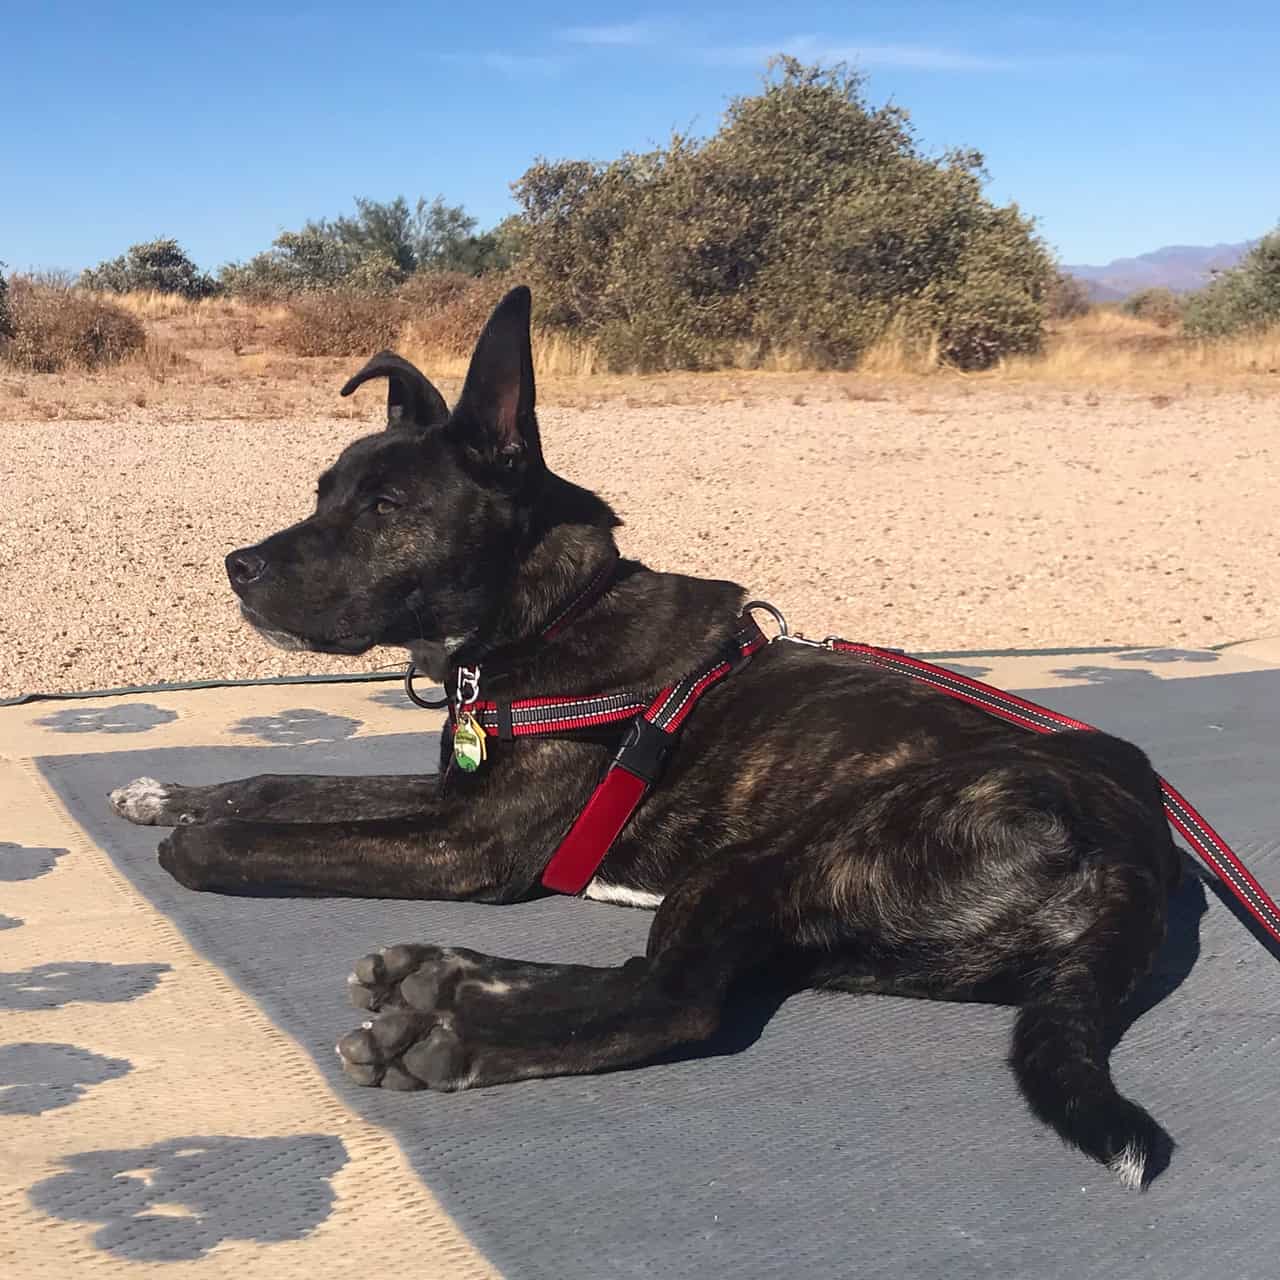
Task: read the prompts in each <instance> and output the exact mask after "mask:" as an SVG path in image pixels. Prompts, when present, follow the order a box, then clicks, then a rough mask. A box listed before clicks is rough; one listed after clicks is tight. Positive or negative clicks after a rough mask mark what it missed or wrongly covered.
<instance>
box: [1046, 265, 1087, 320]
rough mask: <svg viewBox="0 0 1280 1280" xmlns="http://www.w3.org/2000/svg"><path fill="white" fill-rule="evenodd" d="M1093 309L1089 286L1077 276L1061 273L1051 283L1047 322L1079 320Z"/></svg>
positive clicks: (1048, 294) (1048, 293) (1047, 294)
mask: <svg viewBox="0 0 1280 1280" xmlns="http://www.w3.org/2000/svg"><path fill="white" fill-rule="evenodd" d="M1092 309H1093V301H1092V299H1091V298H1090V297H1089V286H1088V285H1087V284H1086V283H1085V282H1084V281H1083V280H1081V279H1080V278H1079V277H1077V276H1069V275H1067V273H1066V272H1065V271H1059V272H1057V273H1056V274H1055V276H1054V278H1053V279H1052V280H1050V281H1049V288H1048V292H1047V293H1046V294H1045V300H1044V311H1045V319H1047V320H1079V319H1080V318H1081V317H1082V316H1087V315H1088V314H1089V312H1090V311H1091V310H1092Z"/></svg>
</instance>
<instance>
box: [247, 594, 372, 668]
mask: <svg viewBox="0 0 1280 1280" xmlns="http://www.w3.org/2000/svg"><path fill="white" fill-rule="evenodd" d="M240 616H241V617H242V618H243V619H244V620H245V621H246V622H247V623H248V624H249V625H250V626H251V627H252V628H253V629H254V630H255V631H256V632H257V633H258V634H259V635H260V636H261V637H262V638H263V639H264V640H265V641H266V642H267V643H268V644H270V645H274V646H275V647H276V648H277V649H285V650H288V651H289V652H292V653H299V652H308V653H339V654H345V655H348V656H350V655H353V654H358V653H364V652H366V651H367V650H368V649H370V648H372V647H373V646H372V645H371V644H369V643H366V642H364V641H359V640H311V639H309V638H308V637H306V636H301V635H298V634H297V633H296V632H293V631H285V630H283V629H282V628H280V627H278V626H276V625H275V624H274V623H272V622H268V621H267V619H266V618H264V617H263V616H262V615H261V614H260V613H255V612H254V610H252V609H251V608H250V607H249V606H248V605H247V604H245V602H244V601H243V600H241V601H240Z"/></svg>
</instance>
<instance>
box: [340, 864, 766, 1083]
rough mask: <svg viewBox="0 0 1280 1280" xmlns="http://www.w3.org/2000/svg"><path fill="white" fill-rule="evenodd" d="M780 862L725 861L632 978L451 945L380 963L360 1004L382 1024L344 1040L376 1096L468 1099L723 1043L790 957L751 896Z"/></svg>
mask: <svg viewBox="0 0 1280 1280" xmlns="http://www.w3.org/2000/svg"><path fill="white" fill-rule="evenodd" d="M767 856H768V855H760V854H756V855H747V854H745V853H741V852H739V853H738V854H737V856H736V857H724V858H720V857H718V858H717V861H716V864H715V867H714V868H705V869H704V868H699V869H697V870H695V871H694V872H692V873H691V875H690V876H689V877H688V878H687V879H686V880H684V881H682V882H680V883H679V884H678V885H677V886H676V887H675V888H674V889H673V890H672V891H671V892H670V893H668V895H667V897H666V899H665V900H664V902H663V904H662V906H661V907H659V909H658V912H657V914H656V916H655V917H654V924H653V929H652V931H651V933H650V937H649V944H648V948H647V951H646V954H645V955H644V956H638V957H635V958H634V959H631V960H629V961H627V963H626V964H624V965H622V966H620V967H618V968H590V967H587V966H584V965H548V964H524V963H521V962H519V961H514V960H501V959H496V958H494V957H490V956H482V955H478V954H476V953H474V952H462V951H452V950H446V949H443V948H439V947H426V946H397V947H390V948H387V949H386V950H385V951H383V952H381V953H379V954H377V955H373V956H366V957H365V958H364V959H363V960H362V961H360V962H359V964H358V965H357V967H356V972H355V973H354V974H353V975H352V977H351V979H350V988H351V994H352V998H353V1001H354V1002H355V1003H356V1004H357V1005H358V1006H360V1007H362V1008H365V1009H369V1010H372V1011H374V1012H375V1014H376V1016H375V1017H373V1018H372V1019H370V1021H368V1022H366V1023H365V1024H364V1025H363V1026H362V1027H360V1028H359V1029H358V1030H356V1031H353V1032H351V1033H350V1034H349V1035H346V1036H344V1037H343V1038H342V1040H340V1041H339V1042H338V1053H339V1055H340V1057H341V1058H342V1064H343V1068H344V1070H345V1071H346V1072H347V1074H348V1075H349V1076H350V1077H351V1078H352V1079H353V1080H355V1081H357V1082H358V1083H360V1084H365V1085H381V1086H383V1087H386V1088H395V1089H439V1090H446V1091H448V1090H456V1089H467V1088H476V1087H482V1086H485V1085H494V1084H503V1083H506V1082H508V1081H512V1080H522V1079H528V1078H530V1077H535V1076H556V1075H575V1074H583V1073H586V1072H594V1071H607V1070H611V1069H614V1068H618V1067H625V1066H633V1065H636V1064H639V1063H642V1062H646V1061H650V1060H652V1059H654V1058H656V1057H658V1056H659V1055H663V1054H666V1053H668V1052H670V1051H672V1050H677V1049H680V1048H681V1047H682V1046H688V1045H694V1044H698V1043H701V1042H703V1041H706V1040H707V1039H709V1038H710V1037H711V1036H712V1035H713V1034H714V1033H715V1032H716V1030H717V1029H718V1028H719V1026H720V1024H721V1020H722V1014H723V1011H724V1008H725V1004H726V1001H727V998H728V996H729V992H730V988H731V986H732V985H733V984H734V983H735V982H736V981H737V980H738V979H739V978H741V977H744V976H746V975H748V974H751V973H753V972H755V971H758V970H759V969H760V968H762V967H765V966H769V965H770V963H771V961H774V960H776V959H777V958H778V956H779V954H780V953H781V952H784V951H786V950H787V939H786V938H785V936H784V935H783V933H782V932H781V929H780V926H779V925H778V923H777V920H776V915H775V913H774V912H773V911H772V910H771V904H770V903H769V902H768V901H762V900H761V899H760V898H759V897H757V898H756V900H755V901H754V902H753V901H752V900H751V895H750V893H749V892H748V891H747V890H746V889H745V887H744V884H745V881H747V880H749V879H750V874H751V867H749V866H746V865H744V864H745V863H755V864H757V866H758V864H759V863H760V862H763V861H765V860H766V858H767Z"/></svg>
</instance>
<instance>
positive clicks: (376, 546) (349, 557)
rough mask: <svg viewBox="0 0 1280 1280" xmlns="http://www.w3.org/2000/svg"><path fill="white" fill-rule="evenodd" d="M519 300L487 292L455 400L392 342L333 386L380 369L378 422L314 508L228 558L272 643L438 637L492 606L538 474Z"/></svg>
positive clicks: (532, 505) (441, 642)
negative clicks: (486, 310)
mask: <svg viewBox="0 0 1280 1280" xmlns="http://www.w3.org/2000/svg"><path fill="white" fill-rule="evenodd" d="M529 302H530V299H529V291H528V289H526V288H518V289H513V290H512V291H511V292H510V293H509V294H507V296H506V297H505V298H503V300H502V301H501V302H500V303H499V304H498V306H497V308H496V310H495V311H494V313H493V315H492V316H491V317H490V319H489V322H488V324H487V325H486V326H485V329H484V332H483V333H482V334H481V336H480V340H479V342H478V343H477V344H476V349H475V354H474V355H473V356H472V359H471V366H470V369H469V371H468V373H467V378H466V382H465V384H464V386H463V389H462V394H461V396H460V397H459V399H458V403H457V404H456V405H455V406H454V408H453V410H452V412H450V411H449V409H448V406H447V405H446V404H445V401H444V397H443V396H441V394H440V392H439V391H437V390H436V388H435V387H433V386H432V385H431V383H430V382H429V381H428V380H427V379H426V378H425V377H424V376H423V375H422V374H421V373H420V372H419V371H418V370H417V369H416V368H414V366H413V365H411V364H410V363H409V362H408V361H406V360H402V359H401V358H400V357H399V356H397V355H394V354H393V353H391V352H389V351H384V352H382V353H381V354H380V355H376V356H374V357H373V359H372V360H370V361H369V363H368V364H366V365H365V367H364V368H363V369H361V370H360V372H359V373H357V374H356V375H355V376H354V377H353V378H352V379H351V380H350V381H349V382H348V383H347V384H346V386H344V387H343V388H342V394H343V395H350V394H351V393H352V392H353V391H354V390H355V389H356V388H357V387H359V386H360V385H361V384H362V383H364V382H367V381H369V380H370V379H371V378H386V379H387V383H388V392H387V429H386V430H385V431H383V432H381V433H379V434H377V435H373V436H366V437H365V438H363V439H361V440H357V441H356V442H355V443H354V444H352V445H350V446H349V447H348V448H347V449H346V450H344V452H343V453H342V455H341V457H339V458H338V460H337V462H335V463H334V464H333V466H331V467H330V468H329V469H328V470H327V471H325V472H324V473H323V475H321V477H320V482H319V485H318V487H317V490H316V509H315V512H314V514H313V515H311V516H309V517H308V518H307V519H305V520H303V521H302V522H301V523H300V524H295V525H293V526H291V527H290V528H288V529H284V530H282V531H281V532H279V533H275V534H272V535H271V536H270V537H269V538H266V539H264V540H263V541H262V542H259V543H257V544H255V545H254V546H250V547H242V548H240V549H239V550H237V551H233V552H232V553H231V554H230V555H229V556H227V559H226V565H227V575H228V577H229V578H230V579H231V585H232V587H233V588H234V589H235V592H236V594H237V595H238V596H239V597H240V607H241V611H242V613H243V614H244V616H245V618H246V619H248V621H249V622H251V623H252V624H253V625H254V626H255V627H256V628H257V629H258V630H259V631H260V632H261V633H262V634H263V635H264V636H265V637H266V638H267V639H268V640H271V641H272V642H273V643H275V644H279V645H283V646H284V647H287V648H296V649H312V650H316V651H319V652H322V653H345V654H355V653H363V652H364V651H365V650H367V649H369V648H371V647H372V646H374V645H377V644H393V645H405V646H409V647H413V646H414V645H416V644H421V645H423V646H425V647H428V648H430V647H436V648H445V649H448V648H453V647H455V646H456V645H457V644H458V643H460V642H461V641H463V640H465V639H466V638H468V637H471V636H474V635H476V634H477V633H479V632H480V631H482V630H483V628H484V627H485V626H486V624H487V623H488V622H489V621H490V620H491V619H492V618H493V617H494V615H495V612H496V611H497V610H498V609H499V608H500V606H501V603H502V601H503V600H504V598H505V597H506V596H507V595H509V593H510V588H511V582H512V577H513V575H514V573H515V571H516V566H517V564H518V559H519V555H520V552H521V548H522V546H524V545H526V544H527V543H528V540H529V538H530V536H531V525H532V524H533V523H534V521H535V516H534V512H535V510H536V509H537V505H538V496H539V493H540V491H541V489H542V488H543V487H544V485H545V484H546V482H547V475H548V473H547V471H546V467H545V464H544V463H543V459H542V448H541V444H540V441H539V437H538V424H537V419H536V417H535V415H534V383H533V358H532V353H531V350H530V342H529Z"/></svg>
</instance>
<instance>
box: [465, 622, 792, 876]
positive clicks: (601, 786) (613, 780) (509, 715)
mask: <svg viewBox="0 0 1280 1280" xmlns="http://www.w3.org/2000/svg"><path fill="white" fill-rule="evenodd" d="M766 644H768V639H767V638H766V636H765V634H764V632H763V631H761V630H760V628H759V627H758V626H757V625H756V623H755V622H754V620H753V619H752V618H751V617H750V616H749V615H746V614H744V615H743V617H742V618H741V619H740V620H739V626H738V630H737V631H736V632H735V633H734V635H733V637H732V639H731V640H730V641H729V643H728V644H727V645H726V646H725V648H724V649H723V650H722V651H721V652H719V653H718V654H716V655H714V656H713V657H711V658H709V659H708V660H707V661H706V663H705V664H704V665H703V666H701V667H698V668H696V669H695V670H694V671H692V672H690V673H689V674H688V675H687V676H685V677H683V678H682V679H681V680H679V681H678V682H677V683H675V684H672V685H667V686H666V687H665V688H663V689H661V690H659V691H658V693H657V694H656V695H654V694H651V693H643V694H642V693H633V692H623V693H609V694H603V695H601V696H599V697H592V698H516V699H513V700H512V701H509V702H495V701H480V700H477V701H473V702H471V703H469V704H468V705H467V708H466V709H467V711H468V713H469V714H470V715H471V716H472V717H473V718H474V720H475V722H476V724H477V725H479V727H480V728H481V729H483V731H484V732H485V733H486V734H487V735H488V736H490V737H494V738H499V739H515V738H527V737H570V736H572V735H573V734H575V733H587V732H590V731H591V730H594V729H599V728H602V727H607V726H609V725H612V724H619V723H621V722H623V721H630V724H629V725H628V727H627V730H626V732H625V734H624V735H623V738H622V743H621V745H620V746H619V748H618V752H617V754H616V755H615V756H614V758H613V760H612V762H611V763H610V765H609V768H608V770H607V771H606V773H605V775H604V777H603V778H602V779H601V780H600V782H599V783H598V784H597V786H596V789H595V790H594V791H593V792H592V793H591V798H590V799H589V800H588V801H587V803H586V806H585V807H584V808H583V810H582V812H581V813H580V814H579V815H578V816H577V818H576V819H575V820H574V823H573V825H572V826H571V827H570V828H569V830H568V832H567V833H566V834H565V836H564V838H563V839H562V840H561V841H560V845H559V847H558V848H557V849H556V851H555V853H554V854H553V855H552V857H551V861H550V862H548V863H547V866H546V868H545V869H544V870H543V873H542V883H543V885H544V886H545V887H546V888H548V889H553V890H555V891H556V892H557V893H569V894H574V893H581V892H582V890H583V889H585V888H586V887H587V885H588V883H589V882H590V880H591V877H592V876H593V875H595V873H596V869H597V868H598V867H599V866H600V864H601V862H603V861H604V856H605V854H606V853H608V852H609V848H610V846H611V845H612V844H613V842H614V840H616V839H617V837H618V833H619V832H620V831H621V830H622V828H623V827H625V826H626V825H627V822H628V820H629V819H630V817H631V815H632V814H633V813H634V812H635V810H636V807H637V806H638V805H639V803H640V801H641V800H643V799H644V796H645V793H646V792H647V791H648V790H649V787H650V786H652V785H653V782H654V781H655V779H656V778H657V776H658V774H659V772H660V771H661V769H662V764H663V762H664V761H665V759H666V757H667V755H668V754H669V753H670V751H671V749H672V747H673V746H674V745H675V742H676V737H677V735H678V734H679V731H680V727H681V726H682V725H683V724H684V722H685V721H686V720H687V719H688V717H689V713H690V712H691V711H692V710H693V708H694V707H695V706H696V705H697V704H698V700H699V699H700V698H702V697H703V695H704V694H706V693H707V691H708V690H710V689H712V688H714V687H715V686H716V685H717V684H719V683H720V681H721V680H723V679H724V678H725V677H726V676H729V675H731V674H732V673H733V672H735V671H737V670H738V669H739V668H740V667H742V666H743V665H744V664H745V663H746V662H747V661H749V659H750V658H751V655H752V654H753V653H755V652H757V651H758V650H759V649H762V648H764V646H765V645H766ZM450 710H451V714H452V713H453V711H454V709H453V708H452V707H451V709H450Z"/></svg>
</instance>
